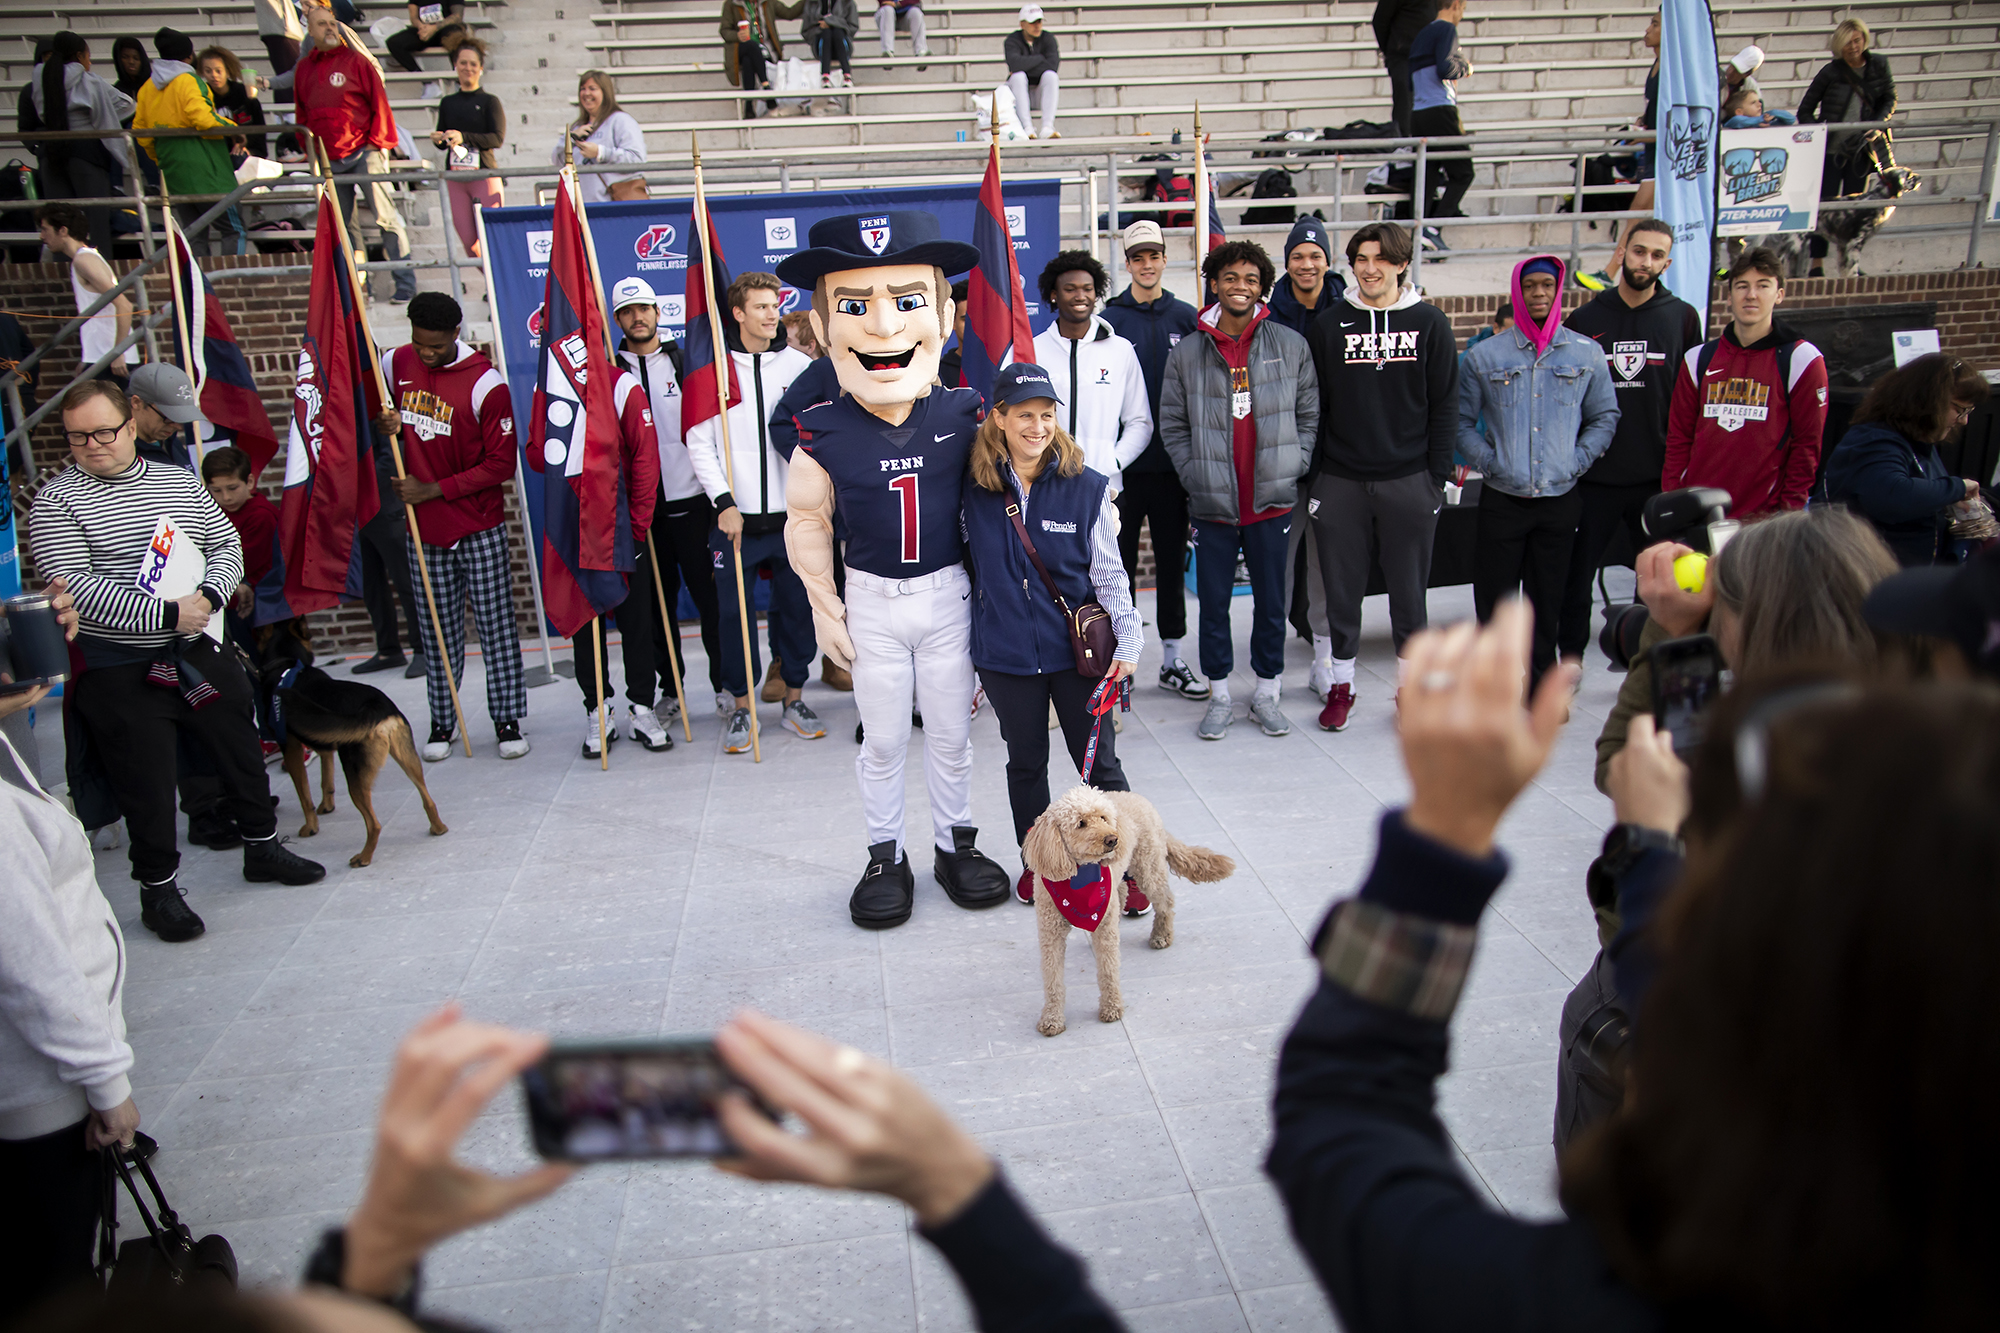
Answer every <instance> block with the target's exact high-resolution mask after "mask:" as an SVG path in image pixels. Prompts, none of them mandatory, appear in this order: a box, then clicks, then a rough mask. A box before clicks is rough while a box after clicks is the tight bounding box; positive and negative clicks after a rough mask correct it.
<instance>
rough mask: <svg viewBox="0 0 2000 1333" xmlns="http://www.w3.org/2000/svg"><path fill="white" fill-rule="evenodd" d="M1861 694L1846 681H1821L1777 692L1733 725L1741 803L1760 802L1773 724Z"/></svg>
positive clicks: (1858, 688) (1765, 780)
mask: <svg viewBox="0 0 2000 1333" xmlns="http://www.w3.org/2000/svg"><path fill="white" fill-rule="evenodd" d="M1860 693H1861V689H1860V687H1859V686H1857V685H1853V684H1850V683H1849V682H1847V681H1838V680H1829V681H1820V682H1819V683H1817V684H1813V685H1800V686H1796V687H1795V688H1793V689H1789V690H1780V691H1779V692H1778V693H1776V694H1774V695H1772V696H1771V697H1770V698H1768V699H1764V700H1762V701H1760V702H1759V703H1758V704H1757V705H1756V707H1754V708H1752V709H1751V710H1750V711H1749V713H1747V714H1746V715H1745V716H1744V718H1743V720H1742V721H1741V722H1740V723H1738V724H1737V726H1736V785H1737V787H1738V789H1740V790H1741V792H1742V794H1743V804H1744V805H1752V804H1754V803H1755V802H1757V801H1758V800H1760V799H1762V797H1763V795H1764V787H1765V784H1766V783H1768V782H1769V781H1770V775H1771V769H1770V757H1771V726H1772V724H1773V723H1775V722H1776V721H1777V720H1778V719H1779V718H1781V717H1784V716H1785V715H1786V714H1788V713H1794V712H1797V711H1798V710H1799V709H1801V708H1806V707H1809V706H1811V705H1813V704H1829V703H1844V702H1846V701H1847V700H1849V699H1852V698H1855V697H1856V696H1858V695H1859V694H1860Z"/></svg>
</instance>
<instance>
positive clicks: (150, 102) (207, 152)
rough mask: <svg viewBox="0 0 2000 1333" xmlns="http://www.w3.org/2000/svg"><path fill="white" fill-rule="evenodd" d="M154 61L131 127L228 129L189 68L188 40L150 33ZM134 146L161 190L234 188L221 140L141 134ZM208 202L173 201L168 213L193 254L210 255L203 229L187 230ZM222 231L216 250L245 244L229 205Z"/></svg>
mask: <svg viewBox="0 0 2000 1333" xmlns="http://www.w3.org/2000/svg"><path fill="white" fill-rule="evenodd" d="M153 49H154V50H155V51H157V52H158V53H159V59H157V60H155V61H154V62H153V72H152V76H151V77H150V78H148V79H147V80H146V82H145V84H144V85H143V86H142V87H141V88H140V89H139V97H138V106H137V109H136V110H135V111H134V113H133V116H132V128H133V129H135V130H140V131H144V130H149V129H181V130H188V129H193V130H205V129H229V130H233V129H235V128H236V123H235V122H234V121H232V120H230V119H229V118H228V117H226V116H224V115H222V114H221V113H220V112H218V111H217V110H216V109H215V99H214V97H213V96H211V95H210V93H209V90H208V85H207V84H206V83H204V82H202V80H201V76H200V75H198V74H196V73H195V72H194V65H193V64H192V63H191V62H192V61H193V60H194V43H193V42H192V41H190V40H189V39H188V37H187V35H186V34H185V33H180V32H176V31H174V30H173V29H172V28H162V29H160V30H159V32H158V33H156V34H155V35H154V37H153ZM139 147H141V148H143V149H145V150H146V152H147V154H148V155H150V156H151V157H152V159H153V160H154V161H155V162H158V163H159V164H160V177H161V179H162V181H163V182H164V183H165V185H166V188H167V189H168V190H170V191H172V192H173V193H174V194H176V195H179V196H181V197H182V198H187V197H188V196H190V195H223V194H228V193H229V192H230V191H231V190H233V189H235V188H236V169H235V168H234V167H233V166H232V165H231V164H230V161H229V153H230V142H229V140H227V139H224V138H220V137H217V138H213V139H198V138H176V139H153V138H149V137H142V138H141V139H140V140H139ZM213 206H214V201H213V200H207V201H196V202H192V203H181V202H179V201H178V200H177V201H176V202H175V203H174V216H175V217H176V218H177V219H179V221H180V224H181V229H182V230H183V231H186V232H187V234H188V248H189V249H191V250H193V251H194V253H196V254H198V255H206V254H211V253H213V252H214V251H213V244H212V240H211V237H210V232H209V229H208V228H204V229H202V230H201V231H198V232H197V231H195V230H193V226H194V223H195V222H196V220H197V219H199V218H200V217H201V216H202V214H204V213H206V212H208V210H209V209H210V208H212V207H213ZM218 222H220V224H221V225H223V226H224V227H225V229H226V232H227V235H226V238H225V240H224V241H223V246H222V253H224V254H231V255H240V254H242V253H243V252H244V251H245V250H247V249H248V248H249V232H248V231H247V230H246V229H245V228H244V226H243V215H242V213H241V211H240V210H239V209H238V208H237V206H236V205H235V204H231V205H230V206H229V207H228V208H227V209H226V210H225V211H224V212H223V215H222V217H221V218H220V219H218Z"/></svg>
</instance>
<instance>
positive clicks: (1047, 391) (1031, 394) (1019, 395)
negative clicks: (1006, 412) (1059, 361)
mask: <svg viewBox="0 0 2000 1333" xmlns="http://www.w3.org/2000/svg"><path fill="white" fill-rule="evenodd" d="M1030 398H1049V399H1053V400H1054V401H1056V402H1058V403H1060V402H1061V401H1062V400H1063V397H1062V395H1061V394H1059V393H1057V392H1056V385H1055V381H1054V380H1052V379H1050V378H1049V372H1048V371H1046V370H1043V369H1042V368H1041V367H1040V366H1038V365H1036V364H1035V363H1034V362H1032V361H1016V362H1015V363H1014V364H1013V365H1011V366H1007V367H1006V368H1004V369H1003V370H1001V372H1000V373H999V374H998V375H995V376H994V377H993V401H994V402H996V403H1025V402H1027V401H1028V400H1029V399H1030Z"/></svg>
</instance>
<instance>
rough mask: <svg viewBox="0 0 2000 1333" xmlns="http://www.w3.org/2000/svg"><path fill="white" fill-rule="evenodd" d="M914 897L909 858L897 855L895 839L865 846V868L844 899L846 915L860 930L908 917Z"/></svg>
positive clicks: (897, 923)
mask: <svg viewBox="0 0 2000 1333" xmlns="http://www.w3.org/2000/svg"><path fill="white" fill-rule="evenodd" d="M916 899H917V881H916V877H915V876H914V875H912V874H911V873H910V858H909V857H907V856H905V857H900V858H899V857H898V856H897V855H896V842H895V839H893V838H892V839H890V840H889V841H887V842H878V843H875V844H873V845H872V846H870V847H869V848H868V868H867V869H866V870H864V871H862V872H861V882H860V883H859V884H856V885H855V886H854V896H853V897H851V898H849V899H848V900H847V914H848V915H849V916H850V917H852V918H853V919H854V924H855V925H857V926H859V927H861V928H862V929H863V930H888V929H890V928H891V927H892V926H900V925H902V924H903V923H904V922H905V921H908V920H909V919H910V906H911V904H913V903H914V902H916Z"/></svg>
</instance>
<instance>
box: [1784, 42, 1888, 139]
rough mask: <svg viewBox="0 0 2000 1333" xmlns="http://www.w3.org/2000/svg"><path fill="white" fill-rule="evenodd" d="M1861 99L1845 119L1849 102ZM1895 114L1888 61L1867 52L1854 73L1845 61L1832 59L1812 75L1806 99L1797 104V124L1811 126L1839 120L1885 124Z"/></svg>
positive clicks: (1872, 52)
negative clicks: (1878, 121)
mask: <svg viewBox="0 0 2000 1333" xmlns="http://www.w3.org/2000/svg"><path fill="white" fill-rule="evenodd" d="M1857 93H1858V94H1859V95H1860V97H1861V108H1860V110H1859V112H1858V113H1856V114H1854V115H1851V116H1850V115H1847V114H1846V110H1847V103H1848V99H1849V98H1850V97H1852V96H1853V95H1854V94H1857ZM1895 114H1896V76H1895V75H1894V74H1891V73H1890V72H1889V57H1887V56H1885V55H1883V54H1882V53H1881V52H1879V51H1870V52H1869V53H1868V55H1867V57H1866V58H1865V59H1864V60H1863V61H1862V62H1861V68H1860V69H1855V68H1853V67H1852V66H1850V65H1849V64H1848V63H1847V62H1846V61H1845V60H1840V59H1837V58H1836V59H1833V60H1829V61H1827V62H1826V64H1824V65H1822V66H1821V67H1820V71H1819V73H1817V74H1815V75H1813V81H1812V84H1811V86H1810V87H1808V88H1807V89H1806V95H1805V96H1804V97H1803V98H1801V99H1800V100H1799V123H1800V124H1802V125H1810V124H1817V123H1831V122H1834V121H1839V120H1887V119H1889V117H1891V116H1893V115H1895Z"/></svg>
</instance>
